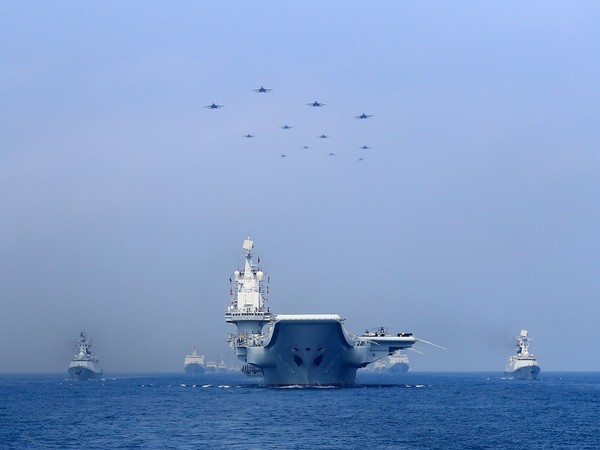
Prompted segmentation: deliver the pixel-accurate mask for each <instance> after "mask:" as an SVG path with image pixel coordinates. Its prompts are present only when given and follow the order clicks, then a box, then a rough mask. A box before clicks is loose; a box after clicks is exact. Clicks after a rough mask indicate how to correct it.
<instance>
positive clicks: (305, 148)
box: [302, 145, 310, 150]
mask: <svg viewBox="0 0 600 450" xmlns="http://www.w3.org/2000/svg"><path fill="white" fill-rule="evenodd" d="M302 148H303V149H304V150H308V149H309V148H310V147H309V146H308V145H305V146H304V147H302Z"/></svg>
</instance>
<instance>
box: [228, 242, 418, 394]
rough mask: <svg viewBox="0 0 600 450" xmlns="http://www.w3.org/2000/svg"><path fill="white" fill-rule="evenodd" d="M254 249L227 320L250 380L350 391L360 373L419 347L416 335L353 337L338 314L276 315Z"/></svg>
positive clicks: (238, 274) (235, 283)
mask: <svg viewBox="0 0 600 450" xmlns="http://www.w3.org/2000/svg"><path fill="white" fill-rule="evenodd" d="M253 247H254V243H253V242H252V240H250V238H248V239H246V240H245V241H244V243H243V246H242V248H243V249H244V268H243V269H241V270H236V271H235V272H234V273H233V277H232V278H230V283H231V287H230V290H229V294H230V304H229V306H228V307H227V309H226V310H225V321H226V322H227V323H230V324H233V325H235V326H236V327H237V332H236V333H231V334H229V336H228V341H229V344H230V347H231V348H232V349H233V350H234V351H235V354H236V356H237V358H238V359H240V360H241V361H242V362H243V363H244V364H243V368H242V371H243V372H244V373H246V374H247V375H250V376H257V375H259V376H260V375H262V380H263V384H265V385H267V386H290V385H299V386H352V385H355V384H356V371H357V370H358V369H360V368H364V367H366V366H367V365H368V364H370V363H372V362H374V361H377V360H379V359H381V358H383V357H386V356H389V355H392V354H393V353H394V352H395V351H397V350H403V349H407V348H410V347H411V346H412V345H413V344H414V343H415V342H416V340H417V339H416V338H415V337H414V336H413V335H412V333H397V334H395V335H393V334H387V333H368V335H366V334H363V335H360V336H359V335H355V334H352V333H349V332H348V331H346V329H345V328H344V326H343V322H344V319H342V317H341V316H339V315H338V314H274V313H272V312H271V309H270V307H267V306H266V304H265V303H266V302H267V301H268V293H269V292H268V291H269V288H268V285H267V286H265V284H268V281H269V278H268V277H266V279H265V273H264V272H263V271H262V270H261V268H260V258H258V259H257V263H256V264H255V262H254V260H253V254H252V249H253ZM265 281H266V283H265Z"/></svg>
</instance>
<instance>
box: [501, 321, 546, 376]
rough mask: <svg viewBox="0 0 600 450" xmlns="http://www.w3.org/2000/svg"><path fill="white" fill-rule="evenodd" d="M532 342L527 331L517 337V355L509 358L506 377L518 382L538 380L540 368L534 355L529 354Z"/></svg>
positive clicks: (522, 331) (505, 372)
mask: <svg viewBox="0 0 600 450" xmlns="http://www.w3.org/2000/svg"><path fill="white" fill-rule="evenodd" d="M530 341H531V338H529V337H527V330H521V335H520V336H518V337H517V353H516V354H515V355H512V356H511V357H509V358H508V362H507V363H506V370H505V371H504V375H506V376H507V377H509V378H513V379H516V380H537V377H538V374H539V373H540V366H539V365H538V362H537V360H536V359H535V356H533V353H529V342H530Z"/></svg>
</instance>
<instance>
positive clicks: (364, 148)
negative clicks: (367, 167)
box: [359, 145, 371, 150]
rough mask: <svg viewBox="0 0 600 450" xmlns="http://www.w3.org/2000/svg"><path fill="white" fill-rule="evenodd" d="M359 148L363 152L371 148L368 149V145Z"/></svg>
mask: <svg viewBox="0 0 600 450" xmlns="http://www.w3.org/2000/svg"><path fill="white" fill-rule="evenodd" d="M359 148H362V149H363V150H368V149H370V148H371V147H369V146H368V145H363V146H362V147H359Z"/></svg>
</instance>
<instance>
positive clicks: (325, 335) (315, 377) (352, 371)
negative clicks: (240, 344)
mask: <svg viewBox="0 0 600 450" xmlns="http://www.w3.org/2000/svg"><path fill="white" fill-rule="evenodd" d="M398 345H402V344H398ZM410 345H411V344H408V345H406V346H410ZM386 348H387V347H386ZM378 357H379V356H375V355H374V354H372V353H371V347H370V345H358V346H357V345H354V344H353V343H351V342H350V341H349V340H348V338H347V337H346V333H345V332H344V330H343V328H342V324H341V322H340V321H339V320H333V319H332V320H323V319H314V320H310V319H298V320H279V321H276V322H275V324H274V325H273V328H272V330H271V334H270V337H269V340H268V342H266V343H265V345H263V346H255V347H252V346H250V347H246V349H245V360H246V362H248V363H250V364H253V365H254V366H256V367H259V368H260V369H262V373H263V383H264V384H265V385H269V386H289V385H299V386H353V385H355V384H356V371H357V369H359V368H362V367H366V366H367V364H369V363H370V362H372V361H373V360H374V359H377V358H378Z"/></svg>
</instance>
